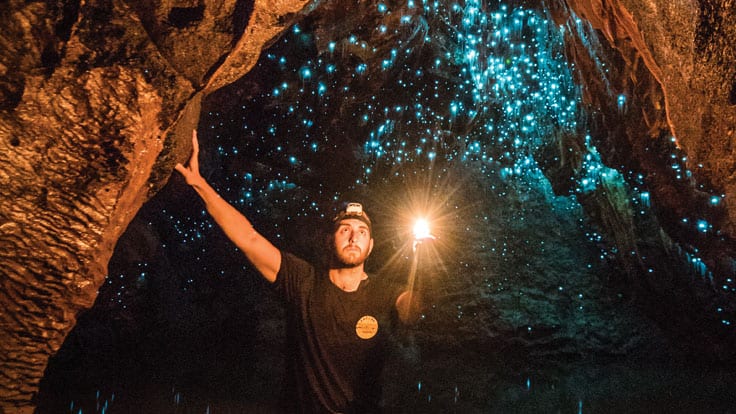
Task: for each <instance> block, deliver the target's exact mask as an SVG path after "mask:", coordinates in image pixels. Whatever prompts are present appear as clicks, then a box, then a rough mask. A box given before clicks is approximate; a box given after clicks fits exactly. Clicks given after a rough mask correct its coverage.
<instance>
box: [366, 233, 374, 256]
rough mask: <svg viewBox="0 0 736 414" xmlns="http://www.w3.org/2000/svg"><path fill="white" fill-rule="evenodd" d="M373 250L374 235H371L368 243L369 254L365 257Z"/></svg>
mask: <svg viewBox="0 0 736 414" xmlns="http://www.w3.org/2000/svg"><path fill="white" fill-rule="evenodd" d="M372 251H373V237H371V241H370V244H368V254H367V255H366V256H365V257H368V256H370V255H371V252H372Z"/></svg>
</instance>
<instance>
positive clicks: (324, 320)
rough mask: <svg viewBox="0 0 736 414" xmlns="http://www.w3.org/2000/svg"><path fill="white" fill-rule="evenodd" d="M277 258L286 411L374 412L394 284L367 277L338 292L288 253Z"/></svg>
mask: <svg viewBox="0 0 736 414" xmlns="http://www.w3.org/2000/svg"><path fill="white" fill-rule="evenodd" d="M281 257H282V259H281V268H280V270H279V273H278V275H277V276H276V282H275V283H274V288H275V290H276V291H277V292H278V293H279V294H280V295H281V296H282V297H283V298H284V299H285V301H286V309H287V341H288V344H287V345H288V348H287V351H288V355H287V367H288V369H287V378H286V381H287V384H288V385H289V388H287V393H286V395H285V396H284V398H285V400H286V401H285V402H286V403H287V405H288V407H287V409H290V410H293V411H298V412H308V413H312V412H317V413H331V412H338V413H362V412H372V411H374V410H376V408H377V404H378V402H379V399H380V392H381V384H380V383H379V376H380V374H381V369H382V368H383V363H384V359H385V354H386V352H385V351H386V340H387V335H388V331H389V330H390V327H391V324H392V323H393V319H394V316H395V312H394V309H395V306H394V305H395V303H396V298H397V297H398V294H399V291H398V289H395V288H392V287H391V284H390V283H389V282H390V281H383V280H380V278H377V277H375V276H369V277H368V278H367V279H365V280H363V281H362V282H361V284H360V286H359V287H358V289H357V290H356V291H355V292H345V291H343V290H341V289H339V288H338V287H337V286H335V285H334V284H333V283H332V282H331V281H330V279H329V276H328V274H327V272H326V271H324V272H322V271H320V272H318V271H316V270H315V268H314V267H313V266H312V265H310V264H309V263H307V262H305V261H304V260H301V259H299V258H297V257H296V256H294V255H292V254H289V253H285V252H282V255H281Z"/></svg>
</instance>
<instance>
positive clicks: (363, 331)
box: [355, 315, 378, 339]
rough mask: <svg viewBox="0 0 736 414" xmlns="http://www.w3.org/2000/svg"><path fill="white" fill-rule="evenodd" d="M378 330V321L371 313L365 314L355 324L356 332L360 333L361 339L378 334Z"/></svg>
mask: <svg viewBox="0 0 736 414" xmlns="http://www.w3.org/2000/svg"><path fill="white" fill-rule="evenodd" d="M377 332H378V321H377V320H376V318H374V317H372V316H370V315H365V316H363V317H362V318H360V319H358V323H356V324H355V333H356V334H358V338H360V339H371V338H373V337H374V336H376V333H377Z"/></svg>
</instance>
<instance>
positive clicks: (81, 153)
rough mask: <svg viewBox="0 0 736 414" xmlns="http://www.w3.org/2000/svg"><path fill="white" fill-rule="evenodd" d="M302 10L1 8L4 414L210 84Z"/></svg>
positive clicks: (247, 59)
mask: <svg viewBox="0 0 736 414" xmlns="http://www.w3.org/2000/svg"><path fill="white" fill-rule="evenodd" d="M307 4H309V2H307V1H281V2H263V1H256V2H255V3H244V2H241V3H237V2H235V1H225V2H219V1H218V2H210V1H205V2H194V3H191V2H167V1H164V2H153V3H151V2H123V1H113V0H111V1H100V2H91V3H86V2H57V3H53V2H30V3H29V2H23V1H9V2H6V3H5V4H4V6H3V9H2V11H0V21H1V22H2V24H1V26H2V29H0V30H1V31H0V44H2V48H1V49H2V51H0V73H2V80H0V109H1V110H2V112H1V113H0V185H1V186H2V190H0V194H1V197H0V211H1V212H0V246H2V248H1V249H0V256H2V258H1V259H0V273H1V274H2V281H1V282H0V283H2V288H1V289H0V303H2V309H3V311H2V313H0V337H2V338H3V340H2V344H0V400H1V401H2V403H1V404H0V411H3V412H17V411H21V412H23V411H29V410H30V409H31V407H32V406H31V399H32V397H33V395H34V393H35V392H36V389H37V387H38V383H39V381H40V379H41V377H42V376H43V371H44V369H45V366H46V363H47V360H48V357H49V356H50V355H52V354H53V353H55V352H56V350H58V349H59V347H60V346H61V344H62V343H63V341H64V338H65V336H66V335H67V333H68V332H69V331H70V330H71V329H72V327H73V326H74V324H75V320H76V316H77V314H78V313H79V312H80V311H81V310H84V309H87V308H89V307H90V306H92V303H93V302H94V300H95V298H96V296H97V290H98V289H99V287H100V286H101V284H102V282H103V281H104V278H105V275H106V273H107V262H108V260H109V258H110V256H111V254H112V251H113V248H114V246H115V243H116V242H117V239H118V238H119V237H120V234H121V233H122V232H123V231H124V230H125V228H126V226H127V225H128V223H129V222H130V220H131V219H132V218H133V217H134V216H135V214H136V212H137V210H138V209H139V208H140V206H141V205H142V204H143V202H144V201H145V200H146V199H147V198H149V197H150V196H151V195H152V194H153V193H155V191H156V190H157V189H158V188H160V186H161V185H162V184H163V183H164V182H165V181H166V180H167V179H168V175H169V174H170V171H171V170H172V166H173V164H174V161H175V160H183V159H185V158H186V155H185V154H187V153H188V149H187V143H188V138H187V136H188V135H189V131H191V130H192V129H193V128H194V127H196V125H197V121H198V116H199V101H200V99H201V94H202V91H203V90H204V89H205V85H206V84H207V83H208V82H209V84H210V85H211V86H210V88H214V87H216V86H222V85H225V84H227V83H229V82H230V81H232V80H233V79H234V78H236V77H237V76H239V74H242V73H244V72H246V71H247V70H248V69H249V65H252V63H253V61H254V59H255V58H257V56H258V53H259V51H260V49H261V48H262V47H263V46H264V45H265V44H267V43H268V42H270V41H272V40H273V38H274V37H275V36H276V35H278V33H279V32H280V31H281V30H283V29H284V28H285V27H288V25H289V24H290V22H291V21H292V19H294V18H297V17H298V16H299V14H300V12H301V11H302V9H303V8H304V7H305V5H307ZM246 28H247V30H246ZM244 30H245V34H243V31H244ZM233 45H235V46H234V47H233Z"/></svg>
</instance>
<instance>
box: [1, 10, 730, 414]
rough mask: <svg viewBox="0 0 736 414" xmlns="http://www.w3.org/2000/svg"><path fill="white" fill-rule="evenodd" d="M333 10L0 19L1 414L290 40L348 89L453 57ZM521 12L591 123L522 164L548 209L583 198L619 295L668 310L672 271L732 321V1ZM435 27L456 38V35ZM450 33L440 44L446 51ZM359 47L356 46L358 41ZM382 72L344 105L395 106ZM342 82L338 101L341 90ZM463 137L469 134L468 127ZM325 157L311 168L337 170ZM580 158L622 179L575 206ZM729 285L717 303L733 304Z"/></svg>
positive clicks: (29, 392) (573, 125)
mask: <svg viewBox="0 0 736 414" xmlns="http://www.w3.org/2000/svg"><path fill="white" fill-rule="evenodd" d="M344 3H345V2H341V1H321V2H320V1H315V2H309V1H279V2H262V1H255V2H235V1H218V2H214V1H212V2H210V1H200V2H137V1H99V2H88V3H85V2H22V1H17V0H11V1H8V2H6V3H5V7H3V10H2V11H0V22H1V23H2V26H1V27H2V29H0V44H2V48H0V73H2V78H0V194H2V197H0V246H2V247H1V248H0V255H2V259H1V260H0V269H1V270H2V282H1V283H2V289H0V302H1V303H2V308H3V311H2V313H1V314H0V321H1V323H0V337H2V338H3V340H2V345H0V398H1V399H2V406H0V408H2V409H3V410H11V409H25V410H29V409H30V408H29V407H32V402H31V401H32V398H33V395H34V394H35V392H36V389H37V387H38V383H39V381H40V379H41V377H42V376H43V371H44V369H45V366H46V363H47V361H48V358H49V357H50V356H51V355H53V354H54V353H55V352H56V351H57V350H58V349H59V347H60V346H61V344H62V343H63V341H64V338H65V337H66V335H67V334H68V333H69V331H70V330H71V329H72V328H73V326H74V324H75V321H76V318H77V315H78V314H79V312H81V311H83V310H85V309H88V308H89V307H91V306H92V304H93V302H94V301H95V299H96V297H97V292H98V290H99V288H100V286H101V285H102V284H103V282H104V280H105V277H106V275H107V264H108V261H109V260H110V257H111V255H112V253H113V249H114V248H115V245H116V243H117V241H118V239H119V238H120V236H121V234H123V232H124V231H125V229H126V228H127V227H128V225H129V223H130V222H131V221H132V220H133V218H134V217H135V214H136V212H137V211H138V210H139V209H140V208H141V206H142V205H143V204H144V203H145V202H146V201H147V200H149V199H150V198H151V197H153V196H154V195H155V194H156V193H157V192H158V191H159V190H160V189H161V188H162V187H163V186H164V185H165V184H166V183H167V182H168V180H169V178H170V175H171V171H172V169H173V165H174V164H175V163H176V162H182V161H184V160H185V159H186V158H187V154H188V152H189V150H190V141H189V132H190V131H191V130H192V129H193V128H196V127H197V126H198V125H200V124H201V122H200V119H201V118H200V110H201V108H202V107H203V105H204V106H205V107H207V108H215V107H220V108H223V110H224V108H228V107H237V106H238V101H237V99H243V98H247V97H248V96H249V94H250V95H252V94H255V93H257V92H258V91H259V86H258V84H257V83H256V82H257V79H256V80H254V79H255V78H249V79H245V80H243V76H244V75H246V74H247V73H248V72H249V71H251V69H252V68H253V67H254V66H255V65H256V63H257V62H258V61H259V58H263V57H262V56H261V52H262V51H263V50H266V49H267V48H269V47H270V46H272V45H273V44H274V42H276V41H277V40H278V39H279V38H280V36H282V35H283V34H284V32H285V31H286V30H293V28H294V27H298V26H294V25H295V24H298V25H303V27H305V28H308V29H309V33H310V34H309V36H310V37H309V39H308V42H307V43H305V44H306V46H305V49H304V50H300V49H299V46H298V45H296V46H293V48H292V49H288V48H287V50H289V51H290V53H293V54H294V55H295V56H300V57H302V55H300V54H301V53H303V54H304V55H306V54H307V53H315V54H316V56H320V55H325V56H327V55H328V54H331V55H333V56H334V55H335V54H337V55H339V57H340V58H341V59H342V60H341V61H340V62H342V63H341V64H343V65H345V66H346V67H354V68H356V70H359V71H360V70H366V69H359V68H381V67H382V65H384V62H386V61H390V60H391V58H390V56H391V53H392V48H393V47H394V46H393V45H394V42H395V41H396V40H397V39H401V40H403V41H404V42H405V43H404V44H403V47H404V48H405V50H399V52H400V53H403V52H404V51H407V52H406V53H407V54H409V52H408V51H409V50H412V51H413V52H412V53H419V52H416V51H417V50H421V51H423V52H421V53H427V54H429V53H430V52H432V53H438V51H443V50H444V51H445V52H450V51H449V50H445V49H443V48H446V47H449V46H448V45H452V44H453V43H452V42H451V41H449V40H447V39H443V38H434V39H431V40H428V39H427V38H426V36H427V33H438V32H439V33H442V30H439V29H438V31H431V30H430V29H429V26H428V24H429V23H428V22H432V20H431V19H430V18H429V17H427V16H425V15H423V13H424V12H425V11H426V10H424V9H423V8H422V7H420V6H418V5H416V4H414V2H401V3H400V4H399V3H396V4H394V3H391V2H385V3H380V2H359V3H357V4H356V3H354V2H349V3H350V6H347V5H346V4H344ZM416 3H417V4H418V3H419V2H416ZM467 3H468V5H467V6H468V7H469V5H472V2H467ZM509 4H510V3H509ZM515 5H516V6H524V7H526V8H528V9H529V10H535V11H537V12H538V15H540V16H544V17H545V18H548V19H549V21H550V22H554V26H553V27H554V29H553V30H554V33H555V36H559V37H560V38H561V39H563V42H561V44H562V45H563V46H561V47H560V48H559V50H556V52H557V53H558V55H557V56H565V57H566V59H567V62H568V67H566V68H564V69H559V70H560V71H563V70H564V71H569V73H571V76H572V78H571V79H574V82H575V83H574V85H573V84H570V85H567V86H569V87H570V89H569V90H570V91H572V92H575V93H579V97H580V99H579V102H578V103H577V105H578V106H579V108H580V111H581V112H583V113H584V114H585V115H584V116H580V115H571V118H570V119H561V118H560V119H558V120H557V121H558V125H557V128H551V129H549V130H545V131H546V132H547V133H549V136H545V137H542V138H538V139H537V140H536V141H534V142H536V144H534V145H526V146H523V147H524V148H523V150H524V151H526V153H527V154H528V155H529V156H531V158H533V159H534V160H535V161H534V162H535V163H536V164H538V165H539V166H540V171H541V172H542V173H543V174H544V175H545V176H546V177H547V179H548V180H549V183H550V186H551V187H552V188H553V190H554V192H555V193H556V194H557V195H558V196H574V197H576V198H577V199H579V202H580V204H581V205H582V207H583V209H584V210H585V213H586V216H587V217H589V219H590V220H591V222H592V223H594V225H596V226H598V228H599V229H600V232H601V233H602V234H604V236H605V238H606V239H607V240H608V243H609V244H610V245H613V246H615V249H609V251H611V252H613V253H614V256H615V253H616V252H627V253H631V254H621V255H620V257H617V258H616V259H615V260H616V261H617V262H619V263H620V268H621V280H619V281H618V282H619V283H626V284H629V285H631V286H634V288H635V289H642V290H643V291H645V292H647V291H648V292H652V291H656V292H660V293H661V292H663V291H666V290H667V289H668V283H669V282H668V280H669V279H667V278H662V277H659V278H658V277H656V276H652V275H650V274H649V273H648V270H649V269H650V267H651V266H650V265H649V264H648V263H647V260H646V257H647V256H649V257H653V256H655V255H658V256H678V257H683V258H685V259H686V260H687V261H689V262H691V263H695V265H694V267H695V272H696V273H697V274H698V275H700V276H702V277H703V278H704V279H706V280H709V283H706V284H702V286H700V285H699V286H698V288H697V289H701V290H702V293H701V294H700V297H703V298H706V299H704V300H705V301H706V302H707V305H708V306H711V305H712V304H713V303H714V301H718V303H719V304H722V303H726V304H727V305H725V306H730V307H731V308H730V309H731V310H733V305H729V303H730V297H725V298H724V296H723V295H725V294H728V293H729V291H730V285H729V284H730V283H731V277H732V276H733V273H734V261H733V260H734V235H736V208H734V207H733V206H732V203H731V201H730V200H731V199H732V198H733V197H734V195H736V181H735V180H734V169H735V167H734V165H735V161H734V160H736V155H734V154H733V152H734V148H733V134H734V128H736V65H734V64H733V62H734V61H735V60H736V49H735V48H734V46H733V45H734V44H736V24H733V23H734V22H735V21H736V16H735V15H734V14H736V10H735V8H734V4H733V2H732V1H729V0H702V1H697V2H696V1H686V2H668V1H656V0H652V1H644V2H641V1H628V0H619V1H613V2H601V1H595V0H588V1H585V0H554V1H545V2H531V1H525V2H518V3H515ZM484 7H487V8H488V9H489V10H495V9H496V7H497V5H496V4H495V3H494V4H493V5H490V2H489V3H488V4H486V6H483V7H479V8H478V10H477V11H476V12H477V13H479V15H480V14H482V13H483V12H484V11H485V9H484ZM509 9H510V10H515V9H514V5H512V6H509ZM448 10H449V8H448ZM535 15H536V14H535ZM407 16H408V17H407ZM435 18H436V19H439V18H437V17H436V16H435ZM404 19H407V20H404ZM412 19H413V20H412ZM407 22H408V23H407ZM444 22H445V23H447V24H449V23H452V24H458V25H462V24H463V21H462V19H460V18H457V16H456V17H455V18H448V19H446V20H445V21H444ZM550 24H552V23H550ZM433 27H434V26H433ZM377 28H383V29H382V30H384V31H385V32H381V30H377ZM550 30H552V29H550ZM445 31H446V33H448V38H449V37H450V36H451V33H453V32H452V30H450V29H446V30H445ZM550 33H552V31H550ZM352 34H359V35H360V41H357V40H356V41H353V40H351V35H352ZM332 39H343V41H342V42H341V43H338V44H335V43H334V42H333V40H332ZM454 41H457V39H455V40H454ZM420 45H421V47H420ZM307 49H308V50H309V51H307ZM553 49H554V48H553ZM393 53H396V52H393ZM509 56H513V54H511V53H509ZM466 57H467V55H465V56H462V54H460V55H457V56H453V57H452V59H449V60H450V61H451V62H455V63H456V64H457V65H456V66H455V67H454V68H453V67H450V68H448V69H443V70H439V69H438V70H433V69H432V67H431V66H432V65H433V62H428V64H427V67H426V68H424V69H425V70H426V72H427V74H428V75H427V78H431V79H440V78H443V79H445V80H448V79H449V80H452V79H459V76H461V74H462V73H463V72H462V71H460V69H459V68H460V67H461V66H462V65H461V64H460V63H458V62H461V61H462V59H464V58H466ZM502 63H503V62H502ZM389 64H390V63H389ZM361 65H364V66H361ZM387 65H388V64H387ZM450 66H452V65H450ZM381 73H382V72H381V71H380V70H377V71H376V72H375V73H372V76H373V79H375V81H374V82H368V83H367V85H368V86H367V87H366V86H365V85H364V86H363V89H361V92H362V95H360V96H357V97H355V96H353V97H352V99H357V100H360V99H364V100H367V99H370V97H371V96H373V95H374V94H376V93H382V94H385V95H386V96H387V97H388V96H389V95H391V94H392V92H391V91H390V89H387V88H386V87H385V85H382V84H381V82H382V81H383V80H384V79H388V76H389V75H388V74H390V73H391V70H388V71H385V72H383V73H384V75H381ZM394 73H395V72H394ZM560 73H562V72H560ZM565 73H567V72H565ZM269 75H272V73H263V74H262V75H260V76H263V77H264V79H265V78H266V77H268V76H269ZM407 79H408V78H407ZM350 82H352V81H350V80H345V81H344V83H343V84H340V86H341V87H346V88H350V87H351V86H353V85H352V84H351V83H350ZM356 84H357V83H356ZM561 84H564V82H563V83H561ZM575 85H577V86H575ZM371 87H373V89H372V90H371ZM346 90H347V89H346ZM572 92H571V93H572ZM398 95H400V94H399V93H398V92H396V96H398ZM335 96H339V94H336V95H335ZM351 105H352V106H351ZM357 107H358V106H357V104H355V103H349V102H348V103H346V104H344V105H338V108H340V109H341V110H345V111H346V112H345V113H343V112H340V111H337V112H336V115H335V116H334V117H332V118H330V117H328V116H324V115H323V116H322V119H328V120H329V122H332V123H333V124H332V125H331V126H324V127H322V128H323V130H324V131H329V130H330V128H333V129H336V128H337V127H343V128H346V125H347V124H348V121H350V122H353V121H354V120H352V119H351V118H352V117H353V113H352V112H350V110H351V109H355V108H357ZM491 112H492V111H491ZM541 113H542V114H546V115H549V116H556V115H555V114H557V113H556V112H553V111H552V110H550V111H548V112H546V113H545V112H541ZM486 116H490V115H487V114H486ZM481 117H482V116H478V118H481ZM472 118H473V119H472V120H471V121H472V122H471V121H467V125H470V126H473V125H478V124H479V122H478V121H477V119H476V116H475V115H473V117H472ZM356 122H359V121H356ZM200 126H201V125H200ZM470 126H469V127H467V129H458V127H457V125H455V126H452V127H443V128H444V129H443V130H444V131H446V132H447V136H448V137H452V136H455V135H462V134H466V135H468V136H469V135H470V132H468V131H471V130H472V128H471V127H470ZM335 135H337V136H335V137H333V138H332V139H333V141H332V143H331V145H332V146H333V148H338V149H342V150H341V151H342V152H340V154H341V155H344V156H348V157H349V156H352V157H354V158H355V159H356V160H361V159H364V157H365V156H366V154H356V151H357V152H359V149H360V148H364V142H360V141H359V140H360V139H363V140H365V137H360V136H358V137H357V138H356V137H346V136H344V134H335ZM450 141H451V139H450V138H447V142H450ZM512 141H513V140H512ZM356 148H357V149H358V150H356ZM444 148H447V147H444ZM509 148H512V150H511V151H512V152H513V148H515V147H509ZM466 150H468V148H466ZM470 150H472V147H471V148H470ZM493 151H494V150H493V149H490V150H489V154H494V152H493ZM495 151H497V152H498V151H500V150H495ZM519 151H521V150H519ZM351 154H352V155H351ZM448 154H449V151H448ZM499 154H501V155H499ZM502 154H503V151H500V152H498V154H496V156H497V157H500V158H502ZM327 155H331V154H327ZM327 155H324V154H323V156H324V158H319V157H318V156H315V157H314V158H313V159H312V161H313V162H315V163H329V162H330V159H329V158H328V157H327ZM373 155H375V152H374V153H373ZM361 157H363V158H361ZM586 157H588V158H586ZM589 157H594V158H596V159H598V160H599V161H600V163H601V165H604V166H606V169H608V170H611V171H614V170H615V171H620V172H619V173H618V176H620V178H619V179H617V181H614V180H613V179H610V180H609V179H608V178H600V177H598V180H600V182H599V185H598V186H596V187H595V188H593V189H590V190H588V189H586V188H585V186H584V185H582V184H581V183H582V182H583V181H584V180H585V179H586V178H589V177H588V176H586V169H587V168H588V166H589V164H586V162H585V160H586V159H589ZM269 162H270V161H269V160H267V159H266V160H262V161H261V165H259V166H258V167H257V168H261V169H262V170H263V171H269V168H271V167H269V165H268V164H269ZM499 162H500V161H499ZM348 164H349V165H351V166H354V165H359V163H356V162H353V163H348ZM498 166H499V167H511V168H512V167H513V166H514V164H513V163H510V164H508V165H507V164H504V163H503V162H500V163H499V165H498ZM254 168H255V167H254ZM350 168H355V169H352V170H351V169H350ZM386 168H388V167H386ZM512 169H513V168H512ZM362 174H363V171H361V170H360V169H358V168H357V167H348V169H347V170H346V171H344V175H343V176H335V177H333V178H334V180H333V181H332V185H333V186H336V187H337V186H350V185H354V183H352V184H351V183H350V182H351V181H354V180H353V178H352V177H354V176H361V175H362ZM612 174H613V172H612ZM614 175H616V174H614ZM615 196H616V197H618V198H615ZM632 197H633V198H634V199H636V200H638V201H637V203H638V204H646V205H647V208H651V211H652V219H651V220H650V221H649V222H648V223H647V225H646V226H641V225H640V223H639V222H637V220H636V219H635V218H634V216H635V214H634V213H632V211H634V210H636V209H637V208H638V205H631V204H630V203H628V202H625V200H630V199H632ZM622 200H624V201H622ZM722 286H729V287H728V289H725V290H726V292H723V290H724V289H721V287H722ZM670 287H671V286H670ZM689 288H691V289H694V288H693V287H692V286H690V287H689ZM647 289H649V290H647ZM675 296H676V295H675ZM708 306H705V305H704V309H706V308H708ZM719 306H724V305H719ZM704 312H705V310H704ZM720 337H721V339H723V340H724V342H723V343H721V344H720V345H719V346H723V347H724V348H725V347H727V345H728V344H729V343H732V342H729V341H733V334H725V335H724V334H723V333H722V332H721V334H720Z"/></svg>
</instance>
